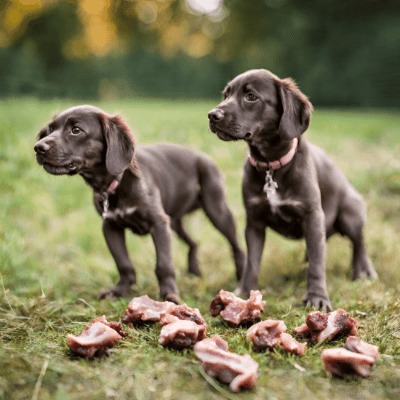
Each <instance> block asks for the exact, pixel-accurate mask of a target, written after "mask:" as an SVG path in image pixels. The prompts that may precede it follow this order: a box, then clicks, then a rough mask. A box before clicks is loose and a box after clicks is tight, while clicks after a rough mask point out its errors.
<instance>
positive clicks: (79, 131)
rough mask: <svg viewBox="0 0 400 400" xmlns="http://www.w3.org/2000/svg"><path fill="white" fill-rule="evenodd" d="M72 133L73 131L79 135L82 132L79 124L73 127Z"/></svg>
mask: <svg viewBox="0 0 400 400" xmlns="http://www.w3.org/2000/svg"><path fill="white" fill-rule="evenodd" d="M71 133H72V134H73V135H79V134H80V133H81V130H80V129H79V128H78V127H77V126H74V127H73V128H72V129H71Z"/></svg>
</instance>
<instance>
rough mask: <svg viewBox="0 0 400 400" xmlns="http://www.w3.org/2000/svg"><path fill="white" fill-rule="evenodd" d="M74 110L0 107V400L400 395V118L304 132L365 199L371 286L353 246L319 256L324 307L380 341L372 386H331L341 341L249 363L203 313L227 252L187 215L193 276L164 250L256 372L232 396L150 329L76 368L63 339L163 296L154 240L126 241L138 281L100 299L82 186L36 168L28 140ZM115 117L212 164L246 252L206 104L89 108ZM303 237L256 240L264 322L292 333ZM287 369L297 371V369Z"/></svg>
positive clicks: (369, 116)
mask: <svg viewBox="0 0 400 400" xmlns="http://www.w3.org/2000/svg"><path fill="white" fill-rule="evenodd" d="M72 105H76V103H74V102H72V101H67V100H57V101H38V100H35V99H25V100H12V99H8V100H7V101H0V176H1V179H0V360H1V362H0V399H4V400H8V399H13V400H20V399H55V400H73V399H76V400H83V399H127V400H128V399H134V400H136V399H137V400H143V399H146V400H147V399H157V400H158V399H171V400H176V399H185V400H202V399H204V400H210V399H212V400H214V399H237V400H242V399H251V400H255V399H257V400H258V399H260V400H265V399H271V400H272V399H278V400H281V399H290V400H297V399H298V400H304V399H321V400H325V399H330V400H336V399H337V400H357V399H360V400H365V399H374V400H375V399H376V400H378V399H379V400H380V399H389V400H395V399H398V398H399V395H400V345H399V343H400V323H399V313H400V303H399V297H398V293H399V290H400V273H399V265H400V248H399V245H398V244H399V241H400V215H399V208H400V179H399V177H400V163H399V158H398V154H399V152H400V128H399V127H400V123H399V122H400V115H399V114H398V113H394V112H393V113H387V112H386V113H385V112H376V113H366V112H364V111H348V110H347V111H338V110H336V111H329V110H325V111H324V110H317V111H316V112H315V113H314V116H313V120H312V123H311V128H310V130H309V131H308V132H307V133H306V136H307V137H308V138H309V139H310V140H312V141H313V142H314V143H316V144H318V145H320V146H321V147H323V148H324V149H325V151H326V152H327V153H328V154H329V155H330V156H331V157H332V158H333V159H334V161H335V162H336V163H337V164H338V166H339V167H340V168H341V169H342V170H343V171H344V173H345V174H346V175H347V177H348V178H349V179H350V181H351V182H352V183H353V185H354V186H355V187H356V188H357V190H359V191H360V192H361V194H362V195H363V197H364V199H365V201H366V204H367V213H368V223H367V226H366V229H365V236H366V246H367V251H368V253H369V254H370V256H371V260H372V262H373V264H374V266H375V268H376V270H377V272H378V274H379V280H378V281H376V282H370V281H368V280H361V281H357V282H352V281H351V280H350V278H351V271H350V268H349V265H350V260H351V249H350V245H349V241H348V240H346V239H344V238H342V237H340V236H334V237H332V238H331V239H330V241H329V243H328V246H327V263H326V264H327V286H328V292H329V295H330V298H331V301H332V305H333V307H334V308H339V307H341V308H344V309H345V310H347V311H348V312H349V313H350V314H351V315H352V316H353V317H357V318H359V321H360V334H359V336H360V338H362V339H363V340H365V341H367V342H369V343H372V344H375V345H378V346H379V348H380V353H381V359H380V360H379V361H378V362H377V363H376V365H375V366H374V368H373V370H372V375H371V377H369V378H368V379H348V380H347V379H345V380H339V379H334V378H332V377H331V375H330V374H328V373H327V372H326V371H325V370H324V367H323V363H322V360H321V351H322V350H323V349H324V348H329V347H340V346H342V344H343V342H344V340H343V339H342V340H338V341H337V342H334V343H325V344H323V345H318V344H317V345H312V346H310V347H309V349H308V350H307V351H306V354H305V355H304V356H303V357H299V356H293V355H290V354H287V353H285V352H284V351H282V350H281V349H275V350H274V351H273V352H271V353H266V354H258V353H255V352H254V351H253V349H252V345H251V343H250V341H248V340H247V339H246V329H245V328H239V329H235V328H231V327H229V326H228V325H227V324H225V323H224V322H222V321H221V320H220V319H219V318H212V317H211V316H210V313H209V305H210V302H211V300H212V298H213V297H214V296H215V295H216V294H217V293H218V291H219V290H220V289H225V290H230V291H232V290H234V288H235V285H236V280H235V273H234V266H233V262H232V259H231V254H230V249H229V246H228V244H227V243H226V240H225V239H224V238H223V237H222V235H220V234H219V232H217V231H216V230H215V228H214V227H213V226H212V225H211V224H210V223H209V221H208V220H207V218H206V217H205V216H204V213H202V212H200V211H199V212H195V213H193V214H192V215H190V216H188V217H187V218H185V221H184V223H185V226H186V227H187V229H188V231H189V232H190V234H191V235H193V237H194V238H195V240H196V241H198V243H199V244H200V246H199V262H200V268H201V270H202V272H203V277H202V278H198V277H194V276H189V275H188V274H187V272H186V271H187V251H188V249H187V246H186V245H185V244H182V243H181V242H180V241H179V240H178V239H177V238H176V236H174V238H173V259H174V264H175V268H176V271H177V279H178V285H179V288H180V292H181V295H182V299H183V301H185V302H186V303H187V304H188V305H189V306H190V307H198V308H199V309H200V311H201V313H202V315H203V316H204V317H205V319H206V322H207V323H208V326H209V328H208V336H211V335H213V334H219V335H221V336H222V337H223V339H224V340H226V341H227V342H228V345H229V349H230V350H231V351H234V352H238V353H240V354H246V353H249V354H251V356H252V357H253V358H254V359H255V360H256V361H257V362H258V363H259V365H260V368H259V378H258V381H257V385H256V388H255V389H254V390H253V391H251V392H243V393H238V394H232V393H230V392H229V391H228V389H227V388H226V386H224V385H221V384H219V383H218V382H217V381H215V380H213V379H211V378H208V377H206V376H205V374H204V372H203V370H202V367H201V363H200V362H199V360H198V359H197V358H196V357H195V355H194V354H193V351H192V350H184V351H176V350H169V349H164V348H162V347H161V346H160V345H159V344H158V337H159V332H160V325H158V324H155V325H150V326H142V327H137V328H135V329H131V328H129V327H126V330H127V332H128V333H129V335H130V337H129V338H127V339H124V340H122V341H120V342H118V343H117V345H116V346H115V348H114V349H113V351H112V353H111V355H110V357H108V358H107V357H104V358H102V359H95V360H87V359H83V358H79V357H76V356H74V355H73V354H72V353H71V352H70V351H69V349H68V347H67V344H66V336H67V334H68V333H74V334H78V333H79V332H81V331H82V329H83V328H84V327H85V326H86V325H87V324H88V322H90V321H91V320H92V319H93V318H95V317H97V316H100V315H103V314H105V315H106V317H107V319H108V320H110V321H112V320H118V319H120V318H121V317H122V316H123V315H124V311H125V309H126V307H127V304H128V302H129V301H130V299H131V298H132V297H134V296H140V295H143V294H146V293H147V294H148V295H149V296H150V297H152V298H154V299H159V297H158V296H159V293H158V292H159V288H158V284H157V280H156V277H155V273H154V268H155V251H154V246H153V244H152V240H151V238H150V237H147V236H146V237H139V236H135V235H132V234H128V235H127V243H128V248H129V251H130V255H131V259H132V261H133V262H134V265H135V267H136V270H137V276H138V283H137V284H136V285H134V286H133V287H132V289H131V292H130V295H129V296H128V297H125V298H121V299H118V300H117V299H107V300H104V301H98V300H97V295H98V294H99V292H100V291H102V290H103V289H105V288H108V287H111V286H112V285H113V284H115V282H116V281H117V278H118V273H117V270H116V267H115V265H114V261H113V260H112V257H111V255H110V253H109V251H108V250H107V247H106V244H105V242H104V239H103V235H102V232H101V217H100V216H99V215H97V213H96V211H95V209H94V207H93V204H92V194H91V190H90V189H89V188H88V187H87V186H86V185H85V184H84V182H83V180H82V179H81V178H80V177H79V176H75V177H68V176H52V175H49V174H47V173H46V172H45V171H44V170H43V168H42V167H40V166H39V165H37V163H36V161H35V156H34V151H33V146H34V143H35V141H36V139H35V136H36V134H37V133H38V132H39V130H40V129H41V128H42V127H43V126H44V125H45V124H46V123H47V122H48V121H49V119H50V118H51V117H52V115H54V113H56V112H60V111H62V110H63V109H65V108H67V107H69V106H72ZM96 105H97V106H99V107H101V108H103V109H105V110H106V111H107V112H110V113H113V112H114V111H120V112H121V113H122V115H123V116H124V118H125V119H126V120H127V122H128V123H129V125H130V126H131V127H132V128H133V129H134V131H135V133H136V142H137V144H138V145H141V144H149V143H154V142H162V141H167V142H175V143H180V144H184V145H187V146H189V147H191V148H193V149H195V150H199V151H203V152H205V153H207V154H209V155H210V156H211V157H212V158H213V159H214V160H215V162H216V163H217V164H218V166H219V167H220V169H221V170H222V172H223V175H224V177H225V183H226V193H227V201H228V204H229V207H230V208H231V210H232V212H233V214H234V216H235V218H236V220H237V223H238V234H239V238H240V241H241V243H244V234H243V232H244V218H245V212H244V208H243V205H242V200H241V194H240V192H241V189H240V184H241V177H242V172H243V163H244V162H245V160H246V155H247V148H246V145H245V144H244V143H241V142H235V143H226V142H222V141H220V140H218V139H217V138H216V137H215V135H213V134H212V133H211V132H210V131H209V129H208V127H207V112H208V111H209V110H210V109H211V108H212V107H213V106H214V105H215V103H212V102H200V101H196V102H189V101H186V102H180V101H168V102H167V101H164V102H163V101H154V100H148V101H133V100H129V101H118V102H97V103H96ZM304 250H305V245H304V241H294V240H287V239H284V238H282V237H281V236H279V235H277V234H274V233H273V232H272V231H271V230H269V231H268V234H267V242H266V246H265V249H264V254H263V260H262V263H261V268H260V280H259V288H260V290H263V291H264V299H265V300H266V301H267V305H266V307H265V312H264V313H263V314H262V319H267V318H269V317H270V318H279V319H283V320H284V321H285V323H286V325H287V327H288V332H289V333H293V331H292V329H293V328H294V327H295V326H298V325H300V324H301V323H303V322H304V318H305V315H306V314H307V312H308V310H307V309H305V308H304V305H303V304H302V302H301V298H302V296H303V295H304V293H305V290H306V264H305V263H304V261H303V260H304ZM296 365H297V366H300V367H301V368H304V369H305V371H300V370H299V369H298V367H296Z"/></svg>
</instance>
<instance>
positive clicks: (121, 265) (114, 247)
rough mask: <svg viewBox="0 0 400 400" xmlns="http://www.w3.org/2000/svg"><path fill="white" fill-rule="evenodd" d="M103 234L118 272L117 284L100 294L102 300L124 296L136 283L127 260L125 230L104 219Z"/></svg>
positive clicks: (131, 267) (132, 270) (133, 272)
mask: <svg viewBox="0 0 400 400" xmlns="http://www.w3.org/2000/svg"><path fill="white" fill-rule="evenodd" d="M103 234H104V238H105V239H106V243H107V245H108V248H109V250H110V252H111V254H112V256H113V257H114V261H115V263H116V264H117V268H118V272H119V276H120V278H119V282H118V283H117V285H116V286H115V287H113V288H112V289H110V290H106V291H105V292H102V293H100V296H99V298H100V299H104V298H105V297H108V296H116V297H119V296H125V295H127V294H128V292H129V288H130V287H131V285H132V284H133V283H136V274H135V270H134V269H133V266H132V263H131V261H130V260H129V256H128V251H127V249H126V243H125V230H124V229H123V228H119V227H117V226H115V225H113V223H112V222H110V221H108V220H107V219H105V220H104V221H103Z"/></svg>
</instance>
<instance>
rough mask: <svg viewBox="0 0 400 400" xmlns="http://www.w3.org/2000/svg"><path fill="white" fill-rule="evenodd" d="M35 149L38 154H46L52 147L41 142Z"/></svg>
mask: <svg viewBox="0 0 400 400" xmlns="http://www.w3.org/2000/svg"><path fill="white" fill-rule="evenodd" d="M34 149H35V151H36V153H40V154H44V153H46V152H47V151H48V150H49V149H50V145H49V144H48V143H46V142H43V141H41V140H40V141H39V142H37V143H36V144H35V147H34Z"/></svg>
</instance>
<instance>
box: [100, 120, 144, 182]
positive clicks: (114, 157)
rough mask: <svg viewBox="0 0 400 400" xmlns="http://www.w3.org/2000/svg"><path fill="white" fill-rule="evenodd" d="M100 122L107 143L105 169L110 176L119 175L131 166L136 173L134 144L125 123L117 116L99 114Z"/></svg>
mask: <svg viewBox="0 0 400 400" xmlns="http://www.w3.org/2000/svg"><path fill="white" fill-rule="evenodd" d="M100 120H101V122H102V125H103V132H104V138H105V140H106V143H107V153H106V167H107V170H108V172H109V173H110V174H111V175H119V174H121V173H122V172H124V171H125V170H126V169H127V168H128V167H129V166H130V165H131V166H132V167H133V169H134V171H135V173H136V171H137V167H136V163H135V159H134V154H135V144H134V141H133V137H132V135H131V133H130V131H129V128H128V126H127V125H126V123H125V122H124V121H123V119H122V118H121V117H120V116H118V115H114V116H109V115H106V114H101V115H100Z"/></svg>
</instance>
